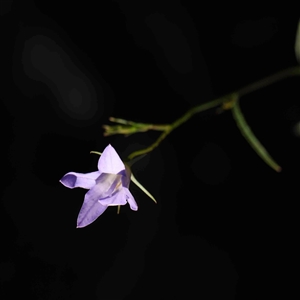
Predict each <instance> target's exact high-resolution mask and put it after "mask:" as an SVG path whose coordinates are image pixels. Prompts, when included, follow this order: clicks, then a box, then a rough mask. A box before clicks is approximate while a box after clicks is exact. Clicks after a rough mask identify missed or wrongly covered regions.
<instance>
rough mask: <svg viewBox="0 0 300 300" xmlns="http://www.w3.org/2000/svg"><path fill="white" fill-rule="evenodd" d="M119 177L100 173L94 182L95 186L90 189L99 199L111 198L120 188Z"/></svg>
mask: <svg viewBox="0 0 300 300" xmlns="http://www.w3.org/2000/svg"><path fill="white" fill-rule="evenodd" d="M121 177H122V176H121V175H117V174H107V173H102V174H101V175H100V176H99V177H98V178H97V180H96V185H95V186H94V187H93V188H92V189H93V192H95V193H96V194H97V196H98V199H100V198H106V197H111V196H112V194H114V193H115V192H116V191H117V190H119V189H120V188H121V187H122V181H121Z"/></svg>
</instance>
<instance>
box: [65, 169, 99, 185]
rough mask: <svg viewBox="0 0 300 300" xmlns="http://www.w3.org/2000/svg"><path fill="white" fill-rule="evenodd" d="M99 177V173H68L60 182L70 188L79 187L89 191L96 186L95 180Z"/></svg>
mask: <svg viewBox="0 0 300 300" xmlns="http://www.w3.org/2000/svg"><path fill="white" fill-rule="evenodd" d="M99 176H100V172H99V171H96V172H91V173H86V174H83V173H75V172H69V173H67V174H66V175H64V176H63V178H62V179H61V180H60V182H61V183H62V184H63V185H64V186H66V187H68V188H70V189H73V188H76V187H80V188H83V189H91V188H92V187H93V186H94V185H95V184H96V179H97V178H98V177H99Z"/></svg>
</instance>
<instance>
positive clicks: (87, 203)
mask: <svg viewBox="0 0 300 300" xmlns="http://www.w3.org/2000/svg"><path fill="white" fill-rule="evenodd" d="M98 199H99V197H98V194H97V193H96V192H95V190H94V189H91V190H89V191H88V192H87V193H86V194H85V196H84V202H83V204H82V206H81V209H80V212H79V214H78V218H77V228H79V227H85V226H87V225H89V224H91V223H92V222H94V221H95V220H96V219H97V218H98V217H99V216H100V215H101V214H103V212H104V211H105V210H106V209H107V206H105V205H102V204H101V203H99V202H98Z"/></svg>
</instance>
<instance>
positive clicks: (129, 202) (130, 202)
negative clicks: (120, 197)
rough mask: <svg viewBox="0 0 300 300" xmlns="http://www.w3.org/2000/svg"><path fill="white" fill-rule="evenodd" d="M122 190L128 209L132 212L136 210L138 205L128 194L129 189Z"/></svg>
mask: <svg viewBox="0 0 300 300" xmlns="http://www.w3.org/2000/svg"><path fill="white" fill-rule="evenodd" d="M123 190H124V192H125V195H126V198H127V202H128V204H129V206H130V208H131V209H132V210H138V205H137V203H136V201H135V199H134V198H133V196H132V194H131V193H130V191H129V189H127V188H125V187H124V188H123Z"/></svg>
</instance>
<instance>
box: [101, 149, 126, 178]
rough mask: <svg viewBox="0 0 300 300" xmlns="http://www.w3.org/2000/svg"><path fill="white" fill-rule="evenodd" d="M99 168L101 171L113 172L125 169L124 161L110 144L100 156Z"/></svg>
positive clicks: (116, 172)
mask: <svg viewBox="0 0 300 300" xmlns="http://www.w3.org/2000/svg"><path fill="white" fill-rule="evenodd" d="M98 170H99V171H100V172H101V173H111V174H118V173H119V172H120V171H122V170H125V166H124V163H123V162H122V160H121V158H120V157H119V155H118V153H117V152H116V150H115V149H114V148H113V147H112V146H111V145H108V146H107V147H106V148H105V149H104V151H103V153H102V155H101V156H100V158H99V161H98Z"/></svg>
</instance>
